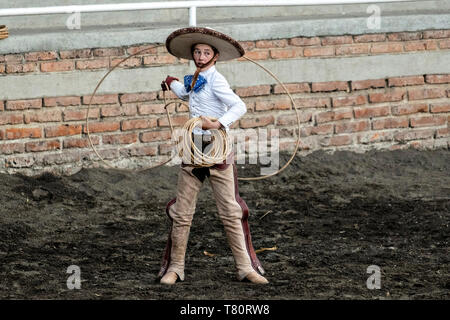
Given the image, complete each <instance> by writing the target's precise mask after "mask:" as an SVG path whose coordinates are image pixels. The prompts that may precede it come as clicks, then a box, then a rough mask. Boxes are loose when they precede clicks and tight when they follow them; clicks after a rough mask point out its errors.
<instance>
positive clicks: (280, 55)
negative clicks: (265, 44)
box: [270, 48, 303, 59]
mask: <svg viewBox="0 0 450 320" xmlns="http://www.w3.org/2000/svg"><path fill="white" fill-rule="evenodd" d="M302 55H303V48H285V49H272V50H270V57H271V58H272V59H289V58H296V57H301V56H302Z"/></svg>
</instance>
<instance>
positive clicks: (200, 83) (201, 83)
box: [184, 74, 206, 93]
mask: <svg viewBox="0 0 450 320" xmlns="http://www.w3.org/2000/svg"><path fill="white" fill-rule="evenodd" d="M192 78H194V76H193V75H187V76H184V88H185V89H186V92H189V91H191V83H192ZM205 84H206V79H205V77H203V76H202V75H200V74H199V75H198V78H197V81H196V82H195V85H194V92H195V93H197V92H199V91H200V90H202V89H203V88H204V87H205Z"/></svg>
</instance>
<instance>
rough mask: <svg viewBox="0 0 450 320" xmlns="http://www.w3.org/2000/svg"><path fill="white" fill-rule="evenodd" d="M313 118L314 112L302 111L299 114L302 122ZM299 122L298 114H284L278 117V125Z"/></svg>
mask: <svg viewBox="0 0 450 320" xmlns="http://www.w3.org/2000/svg"><path fill="white" fill-rule="evenodd" d="M311 119H312V112H308V113H306V112H302V113H300V114H299V120H300V122H308V121H311ZM296 124H297V115H296V114H283V115H279V116H278V117H277V126H291V125H296Z"/></svg>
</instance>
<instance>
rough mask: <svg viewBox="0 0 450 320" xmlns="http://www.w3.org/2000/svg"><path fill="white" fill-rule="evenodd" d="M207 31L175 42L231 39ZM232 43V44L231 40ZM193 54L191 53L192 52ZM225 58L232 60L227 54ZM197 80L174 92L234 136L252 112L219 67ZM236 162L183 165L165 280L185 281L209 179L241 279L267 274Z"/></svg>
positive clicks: (172, 207) (193, 112)
mask: <svg viewBox="0 0 450 320" xmlns="http://www.w3.org/2000/svg"><path fill="white" fill-rule="evenodd" d="M205 29H206V28H184V29H180V30H178V31H175V32H174V33H173V34H175V39H176V37H177V36H178V37H180V35H181V38H183V36H186V35H187V36H194V37H195V36H196V32H197V33H200V35H204V34H205V33H206V34H207V36H209V35H210V33H211V34H213V36H215V37H216V36H217V35H220V36H225V35H223V34H221V33H218V32H216V31H214V30H212V29H207V30H205ZM173 34H172V35H173ZM172 35H171V36H172ZM171 36H169V38H168V41H167V42H166V46H167V48H168V50H169V52H170V53H172V54H174V55H176V56H178V57H180V54H177V53H176V52H175V53H174V51H176V50H175V49H174V48H173V47H171ZM225 37H227V36H225ZM172 39H173V38H172ZM230 39H231V38H230ZM226 40H227V41H229V39H226ZM231 40H232V39H231ZM195 41H197V42H195ZM207 41H208V39H204V38H201V37H200V39H193V40H191V44H192V43H193V44H195V43H206V44H208V45H209V44H210V42H207ZM233 41H234V40H233ZM214 44H215V43H214ZM215 45H217V44H215ZM233 45H237V46H239V48H240V50H242V51H241V52H240V53H239V54H241V55H243V49H242V47H240V45H239V44H238V43H237V42H235V43H233ZM185 46H186V45H185ZM219 47H220V45H219ZM217 49H218V51H219V53H220V55H219V57H220V56H222V52H223V51H225V50H226V48H225V49H222V50H221V49H220V48H217ZM190 50H191V47H189V51H190ZM186 54H187V53H186ZM224 55H225V58H227V56H226V54H224ZM188 58H189V57H188ZM191 59H192V56H191ZM219 60H220V58H219ZM197 74H198V78H196V79H197V81H196V82H195V86H194V87H192V88H191V85H192V83H191V82H192V78H193V76H190V75H188V76H185V77H184V81H183V83H182V82H180V81H176V80H175V81H171V83H170V89H171V90H172V91H173V92H174V93H175V94H176V95H177V96H178V97H179V98H180V99H182V100H185V101H186V100H188V101H189V111H190V117H191V118H192V117H199V116H210V117H214V118H217V120H218V121H219V122H220V123H221V124H222V126H223V127H224V128H225V129H226V130H229V127H230V126H231V125H232V124H233V123H234V122H235V121H236V120H238V119H239V118H240V117H242V115H244V114H245V113H246V111H247V108H246V106H245V104H244V102H243V101H242V100H241V99H240V98H239V97H238V96H237V95H236V94H235V93H234V92H233V91H232V90H231V88H230V86H229V84H228V82H227V80H226V79H225V78H224V76H223V75H222V74H220V73H219V72H218V71H217V70H216V68H215V66H211V67H210V68H208V69H207V70H205V71H203V72H200V73H197ZM193 133H194V134H196V135H203V136H208V134H209V131H208V130H203V129H200V128H198V127H196V128H194V130H193ZM233 156H234V155H233V152H231V153H230V156H229V157H228V158H227V160H226V161H224V163H219V164H216V165H214V166H212V167H203V168H199V167H196V166H193V165H190V164H186V163H182V164H181V168H180V171H179V175H178V184H177V191H176V197H175V198H174V199H172V200H171V201H169V203H168V204H167V207H166V213H167V215H168V216H169V218H170V220H171V222H172V225H171V228H170V233H169V238H168V241H167V245H166V249H165V252H164V256H163V263H162V266H161V270H160V272H159V274H158V276H159V277H162V276H164V274H166V273H167V272H175V273H176V274H177V275H178V277H179V279H180V280H184V278H185V276H184V266H185V253H186V247H187V242H188V238H189V231H190V227H191V222H192V219H193V215H194V212H195V207H196V202H197V196H198V192H199V190H200V188H201V186H202V184H203V182H204V180H205V179H206V177H208V178H209V181H210V184H211V187H212V190H213V195H214V198H215V200H216V206H217V209H218V213H219V217H220V219H221V220H222V222H223V225H224V228H225V232H226V235H227V240H228V244H229V245H230V247H231V250H232V253H233V256H234V261H235V265H236V269H237V277H238V279H239V280H243V279H244V278H245V277H246V276H247V275H248V274H249V273H251V272H254V271H256V272H257V273H259V274H264V269H263V268H262V266H261V263H260V262H259V260H258V258H257V257H256V254H255V251H254V248H253V245H252V242H251V236H250V229H249V225H248V215H249V212H248V207H247V205H246V203H245V201H244V200H243V199H242V198H241V197H240V196H239V190H238V181H237V170H236V165H235V163H234V158H233Z"/></svg>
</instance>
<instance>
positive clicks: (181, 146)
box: [86, 44, 301, 181]
mask: <svg viewBox="0 0 450 320" xmlns="http://www.w3.org/2000/svg"><path fill="white" fill-rule="evenodd" d="M161 46H163V44H159V45H155V46H152V47H150V48H146V49H143V50H140V51H138V52H136V53H134V54H132V55H130V56H128V57H126V58H124V59H123V60H121V61H120V62H119V63H117V64H116V65H115V66H114V67H112V68H111V69H110V70H109V71H108V72H107V73H106V74H105V75H104V76H103V78H102V79H101V80H100V82H99V83H98V84H97V86H96V87H95V90H94V92H93V93H92V96H91V98H90V100H89V105H88V108H87V112H86V132H87V137H88V140H89V143H90V145H91V148H92V150H93V151H94V152H95V154H96V155H97V156H98V157H99V159H100V160H101V161H102V162H103V163H104V164H105V165H106V166H108V167H110V168H112V169H115V170H123V171H135V172H140V171H144V170H149V169H153V168H156V167H159V166H162V165H164V164H166V163H168V162H170V161H171V160H172V159H174V158H175V156H176V155H177V153H175V155H174V156H172V157H169V159H168V160H166V161H163V162H162V163H159V164H157V165H153V166H151V167H148V168H142V169H139V170H127V169H119V168H116V167H114V166H113V165H111V164H110V163H109V162H108V161H106V160H105V159H103V157H102V156H100V154H99V153H98V152H97V149H96V148H95V146H94V143H93V142H92V139H91V135H90V131H89V111H90V108H91V104H92V100H93V98H94V97H95V94H96V92H97V90H98V88H99V87H100V85H101V84H102V83H103V81H104V80H105V79H106V77H107V76H108V75H109V74H110V73H111V72H112V71H114V69H115V68H117V67H118V66H120V65H121V64H122V63H123V62H125V61H126V60H128V59H130V58H131V57H133V56H135V55H138V54H141V53H142V52H144V51H147V50H150V49H155V48H158V47H161ZM243 58H244V59H246V60H248V61H250V62H252V63H254V64H256V65H257V66H258V67H260V68H261V69H263V70H264V71H265V72H266V73H268V74H269V75H270V76H272V78H274V79H275V80H276V81H277V82H278V83H279V84H280V85H281V87H282V88H283V90H284V91H285V92H286V94H287V95H288V96H289V99H290V100H291V104H292V106H293V107H294V109H295V113H296V117H297V128H298V138H297V143H296V146H295V149H294V151H293V153H292V155H291V157H290V158H289V160H288V161H287V162H286V164H285V165H284V166H283V167H281V168H280V169H279V170H277V171H276V172H273V173H271V174H268V175H264V176H259V177H240V178H238V179H239V180H247V181H254V180H262V179H266V178H269V177H271V176H274V175H277V174H278V173H280V172H281V171H283V170H284V169H286V168H287V167H288V166H289V164H290V163H291V162H292V160H293V159H294V157H295V155H296V154H297V151H298V148H299V146H300V130H301V128H300V115H299V111H298V109H297V106H296V105H295V102H294V99H293V98H292V96H291V94H290V93H289V91H288V89H287V88H286V86H285V85H284V83H283V82H281V81H280V79H278V77H277V76H275V75H274V74H273V73H272V72H271V71H270V70H268V69H267V68H266V67H264V66H262V65H261V64H260V63H258V62H256V61H254V60H252V59H250V58H248V57H246V56H243ZM163 100H164V108H165V109H166V115H167V119H168V121H169V126H170V131H171V134H172V137H173V136H174V129H173V125H172V120H171V117H170V113H169V109H168V107H169V106H170V105H171V104H175V103H180V102H176V101H172V102H169V103H167V101H166V94H165V91H163ZM210 119H211V120H216V119H214V118H210ZM199 124H201V119H200V118H191V119H190V120H188V121H187V122H186V123H185V124H184V126H183V130H182V132H183V135H182V137H181V138H182V140H181V141H180V143H178V144H177V150H178V155H179V156H188V157H189V158H190V159H191V161H192V159H194V164H199V165H198V166H206V167H208V166H212V165H213V164H214V163H220V162H223V161H224V160H225V159H226V156H227V155H228V153H229V152H230V151H231V143H230V139H229V137H228V135H227V133H226V131H225V130H221V129H219V130H211V133H212V134H213V146H212V148H210V150H209V152H207V153H206V154H203V153H202V152H201V150H199V149H197V147H196V146H195V143H194V142H193V141H192V134H191V133H192V130H193V129H194V127H196V126H198V125H199ZM183 150H189V151H190V154H189V155H186V154H184V155H183Z"/></svg>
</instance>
